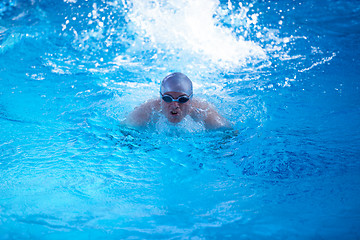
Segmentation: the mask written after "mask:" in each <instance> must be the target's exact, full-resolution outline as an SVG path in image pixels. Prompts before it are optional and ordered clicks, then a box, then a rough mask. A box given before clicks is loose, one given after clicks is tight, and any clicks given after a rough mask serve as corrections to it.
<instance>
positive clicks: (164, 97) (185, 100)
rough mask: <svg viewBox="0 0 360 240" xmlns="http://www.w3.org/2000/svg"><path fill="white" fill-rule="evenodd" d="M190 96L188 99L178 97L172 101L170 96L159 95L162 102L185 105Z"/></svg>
mask: <svg viewBox="0 0 360 240" xmlns="http://www.w3.org/2000/svg"><path fill="white" fill-rule="evenodd" d="M191 96H192V94H191V95H190V96H189V97H188V96H180V97H178V98H177V99H174V98H173V97H172V96H170V95H167V94H165V95H161V98H162V100H164V102H167V103H171V102H178V103H186V102H187V101H189V100H190V98H191Z"/></svg>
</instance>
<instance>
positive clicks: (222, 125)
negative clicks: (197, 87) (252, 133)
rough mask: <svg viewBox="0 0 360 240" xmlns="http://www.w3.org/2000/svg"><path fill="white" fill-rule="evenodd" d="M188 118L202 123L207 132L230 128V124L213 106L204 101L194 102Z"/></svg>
mask: <svg viewBox="0 0 360 240" xmlns="http://www.w3.org/2000/svg"><path fill="white" fill-rule="evenodd" d="M190 116H191V117H192V118H193V119H194V120H195V121H202V122H203V123H204V125H205V128H206V129H208V130H216V129H229V128H231V124H230V122H229V121H228V120H227V119H226V118H224V117H223V116H221V115H220V114H219V113H218V111H217V110H216V109H215V107H214V106H212V105H211V104H209V103H207V102H205V101H194V104H193V108H192V111H191V114H190Z"/></svg>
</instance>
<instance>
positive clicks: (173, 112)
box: [170, 110, 179, 116]
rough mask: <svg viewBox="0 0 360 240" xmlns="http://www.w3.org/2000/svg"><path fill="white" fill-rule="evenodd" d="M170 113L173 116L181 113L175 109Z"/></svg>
mask: <svg viewBox="0 0 360 240" xmlns="http://www.w3.org/2000/svg"><path fill="white" fill-rule="evenodd" d="M170 114H171V115H172V116H176V115H178V114H179V113H178V112H177V111H175V110H172V111H170Z"/></svg>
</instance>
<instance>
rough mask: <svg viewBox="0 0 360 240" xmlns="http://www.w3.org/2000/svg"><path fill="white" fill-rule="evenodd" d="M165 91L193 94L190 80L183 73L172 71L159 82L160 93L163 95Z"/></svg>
mask: <svg viewBox="0 0 360 240" xmlns="http://www.w3.org/2000/svg"><path fill="white" fill-rule="evenodd" d="M166 92H179V93H184V94H186V95H187V96H189V97H191V96H192V94H193V86H192V82H191V80H190V79H189V78H188V77H187V76H186V75H185V74H183V73H180V72H175V73H172V74H170V75H168V76H166V77H165V78H164V79H163V80H162V82H161V86H160V94H161V95H163V94H164V93H166Z"/></svg>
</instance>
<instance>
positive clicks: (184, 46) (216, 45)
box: [128, 0, 266, 68]
mask: <svg viewBox="0 0 360 240" xmlns="http://www.w3.org/2000/svg"><path fill="white" fill-rule="evenodd" d="M224 11H225V13H224ZM226 11H228V10H224V9H221V7H220V3H219V1H217V0H196V1H191V0H169V1H166V2H165V1H160V0H158V1H153V0H152V1H150V0H134V1H132V6H131V9H130V11H129V14H128V19H129V25H130V26H131V27H132V28H133V30H134V31H135V32H136V33H137V37H138V38H140V39H142V41H141V42H142V43H143V44H144V43H145V42H146V43H145V44H146V45H147V46H149V45H151V47H152V48H155V49H158V50H160V51H162V52H167V53H170V54H171V53H176V52H177V53H180V54H179V55H181V53H183V52H186V53H188V54H194V55H198V56H199V57H201V58H203V59H206V60H209V61H211V62H212V63H215V64H218V65H220V66H222V67H224V68H230V67H234V66H239V65H240V66H241V65H245V64H246V63H247V60H248V59H249V58H265V57H266V53H265V51H264V50H263V49H262V48H261V47H260V46H259V45H257V44H256V43H254V42H253V41H246V40H243V39H242V38H240V37H238V36H236V34H235V33H234V32H233V31H232V29H231V28H228V27H225V26H223V25H222V24H221V23H220V20H219V18H220V17H221V16H220V14H226ZM216 16H217V17H216ZM236 17H238V18H247V17H246V14H240V13H238V14H237V15H236V14H235V15H233V16H232V18H233V19H234V18H236ZM240 20H241V19H240ZM240 20H239V19H238V21H240ZM246 20H248V22H251V23H256V21H257V20H256V18H255V17H254V18H252V17H251V18H248V19H246ZM245 22H246V21H245ZM134 46H135V45H134ZM135 47H144V46H139V45H136V46H135Z"/></svg>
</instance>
